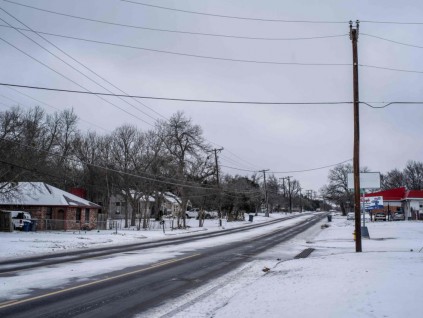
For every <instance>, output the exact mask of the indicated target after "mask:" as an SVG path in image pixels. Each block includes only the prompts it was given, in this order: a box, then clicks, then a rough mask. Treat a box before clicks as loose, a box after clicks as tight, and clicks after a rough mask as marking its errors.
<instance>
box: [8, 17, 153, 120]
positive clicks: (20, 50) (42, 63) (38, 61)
mask: <svg viewBox="0 0 423 318" xmlns="http://www.w3.org/2000/svg"><path fill="white" fill-rule="evenodd" d="M0 19H1V18H0ZM0 40H1V41H3V42H5V43H7V44H8V45H10V46H11V47H13V48H15V49H16V50H18V51H19V52H21V53H22V54H24V55H26V56H27V57H29V58H31V59H32V60H34V61H36V62H37V63H39V64H41V65H43V66H45V67H46V68H48V69H50V70H51V71H53V72H54V73H56V74H58V75H60V76H61V77H63V78H65V79H67V80H69V81H70V82H72V83H74V84H75V85H77V86H78V87H81V88H82V89H86V88H85V87H83V86H82V85H80V84H79V83H77V82H75V81H74V80H72V79H70V78H69V77H67V76H66V75H63V74H62V73H60V72H58V71H56V70H55V69H53V68H52V67H50V66H48V65H47V64H45V63H44V62H41V61H40V60H39V59H37V58H35V57H33V56H32V55H30V54H28V53H26V52H25V51H24V50H22V49H20V48H18V47H17V46H15V45H13V44H12V43H10V42H9V41H7V40H5V39H3V38H2V37H0ZM14 87H19V86H14ZM89 92H90V91H89V90H87V91H86V93H89ZM92 95H96V94H92ZM98 97H99V98H100V99H101V100H103V101H105V102H106V103H108V104H110V105H112V106H114V107H116V108H118V109H120V110H122V111H123V112H125V113H127V114H128V115H130V116H132V117H134V118H137V119H139V120H141V121H143V122H144V123H146V124H147V125H150V126H153V125H152V124H150V123H149V122H147V121H145V120H144V119H142V118H140V117H138V116H136V115H134V114H132V113H130V112H128V111H127V110H125V109H124V108H122V107H120V106H118V105H116V104H113V103H111V102H110V101H108V100H106V99H104V98H102V97H101V96H98Z"/></svg>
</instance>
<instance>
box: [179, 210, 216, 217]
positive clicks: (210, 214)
mask: <svg viewBox="0 0 423 318" xmlns="http://www.w3.org/2000/svg"><path fill="white" fill-rule="evenodd" d="M203 213H204V218H205V219H214V218H217V217H218V215H219V213H218V212H217V211H205V210H204V211H203ZM199 215H200V209H198V208H192V209H191V210H189V211H186V212H185V216H186V218H187V219H191V218H195V219H198V216H199Z"/></svg>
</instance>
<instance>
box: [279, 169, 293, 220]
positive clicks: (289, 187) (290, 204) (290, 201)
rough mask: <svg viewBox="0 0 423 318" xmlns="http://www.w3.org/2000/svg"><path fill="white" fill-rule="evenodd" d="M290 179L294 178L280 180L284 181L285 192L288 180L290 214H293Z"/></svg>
mask: <svg viewBox="0 0 423 318" xmlns="http://www.w3.org/2000/svg"><path fill="white" fill-rule="evenodd" d="M290 178H292V176H288V177H283V178H279V179H282V180H283V188H284V190H285V179H287V180H288V197H289V213H292V195H291V181H290Z"/></svg>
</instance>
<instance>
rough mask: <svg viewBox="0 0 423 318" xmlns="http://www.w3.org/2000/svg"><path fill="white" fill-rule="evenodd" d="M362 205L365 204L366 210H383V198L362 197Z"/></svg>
mask: <svg viewBox="0 0 423 318" xmlns="http://www.w3.org/2000/svg"><path fill="white" fill-rule="evenodd" d="M360 201H361V205H363V202H364V209H365V210H374V209H383V197H382V196H374V197H360Z"/></svg>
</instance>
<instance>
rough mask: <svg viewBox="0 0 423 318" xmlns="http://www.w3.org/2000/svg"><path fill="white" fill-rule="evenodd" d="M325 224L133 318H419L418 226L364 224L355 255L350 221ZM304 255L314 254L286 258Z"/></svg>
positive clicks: (422, 257) (422, 227) (421, 259)
mask: <svg viewBox="0 0 423 318" xmlns="http://www.w3.org/2000/svg"><path fill="white" fill-rule="evenodd" d="M330 225H331V226H330V227H329V228H326V229H322V230H320V229H319V228H317V227H314V228H313V229H311V230H309V231H307V232H305V233H304V234H302V235H301V236H299V237H297V238H296V239H294V240H293V241H291V242H288V243H284V244H280V245H279V246H277V247H275V248H273V249H272V250H271V251H267V252H266V253H264V254H262V255H260V256H259V257H257V258H255V259H254V260H252V261H251V262H250V263H249V264H246V265H244V266H243V267H241V268H239V269H237V270H236V271H234V272H231V273H229V274H227V275H226V276H224V277H221V278H220V279H218V280H216V281H214V282H212V283H210V284H208V285H207V286H203V287H201V288H199V289H198V290H195V291H193V292H192V293H190V294H188V295H185V296H184V297H183V298H184V299H175V300H174V302H173V303H170V304H166V306H163V308H162V309H155V310H154V311H151V312H147V313H143V314H140V315H139V317H215V318H229V317H288V318H289V317H313V318H320V317H322V318H323V317H351V318H353V317H354V318H356V317H408V318H413V317H416V318H417V317H421V316H422V313H421V306H420V299H421V286H423V270H422V269H423V223H422V222H415V221H407V222H377V223H369V224H367V226H368V229H369V233H370V237H371V238H370V239H363V252H362V253H355V243H354V241H353V234H352V233H353V231H354V221H346V219H345V217H341V216H335V217H334V219H333V222H332V223H331V224H330ZM305 248H314V249H316V250H315V251H314V252H313V253H312V254H311V255H310V256H309V257H308V258H305V259H293V258H292V257H291V258H289V259H288V258H287V256H288V255H289V254H292V255H294V254H295V253H297V252H298V251H300V250H303V249H305ZM264 268H269V269H270V270H269V271H267V272H263V269H264Z"/></svg>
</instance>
